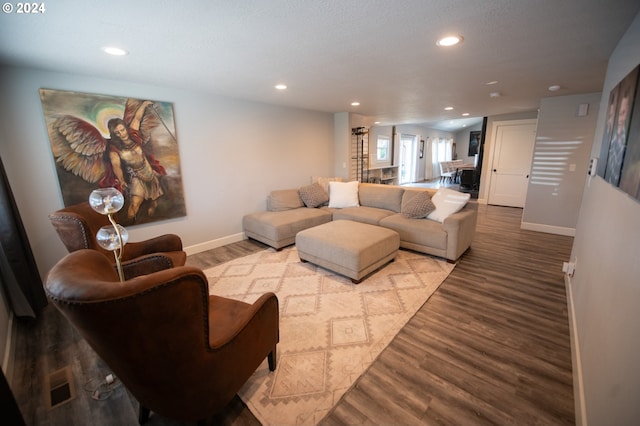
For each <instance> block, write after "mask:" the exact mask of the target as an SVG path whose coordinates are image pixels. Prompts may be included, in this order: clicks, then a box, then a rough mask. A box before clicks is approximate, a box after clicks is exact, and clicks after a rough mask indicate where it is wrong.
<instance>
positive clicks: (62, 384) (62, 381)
mask: <svg viewBox="0 0 640 426" xmlns="http://www.w3.org/2000/svg"><path fill="white" fill-rule="evenodd" d="M47 389H48V402H49V408H56V407H57V406H58V405H61V404H64V403H65V402H69V401H71V400H72V399H73V398H75V396H76V389H75V386H74V385H73V380H72V375H71V368H70V367H68V366H67V367H64V368H61V369H60V370H57V371H54V372H53V373H51V374H49V377H48V380H47Z"/></svg>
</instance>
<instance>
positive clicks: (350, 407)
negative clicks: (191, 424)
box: [12, 205, 575, 425]
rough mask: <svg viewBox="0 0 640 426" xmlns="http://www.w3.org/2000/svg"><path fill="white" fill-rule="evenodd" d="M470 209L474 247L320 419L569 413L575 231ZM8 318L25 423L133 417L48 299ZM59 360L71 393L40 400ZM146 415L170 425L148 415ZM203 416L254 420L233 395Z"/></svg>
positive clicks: (548, 420) (133, 409)
mask: <svg viewBox="0 0 640 426" xmlns="http://www.w3.org/2000/svg"><path fill="white" fill-rule="evenodd" d="M478 207H479V208H478V210H479V216H478V227H477V234H476V238H475V240H474V243H473V245H472V247H471V249H470V250H469V251H468V252H467V253H466V254H465V255H464V256H463V257H462V259H461V260H460V261H459V262H458V264H457V266H456V268H455V269H454V270H453V272H452V273H451V275H450V276H449V277H448V278H447V279H446V280H445V282H444V283H443V284H442V285H441V286H440V288H439V289H438V290H437V291H436V292H435V294H434V295H433V296H432V297H431V299H429V301H428V302H427V303H426V304H425V305H424V306H423V307H422V308H421V309H420V310H419V311H418V313H417V314H416V315H415V316H414V318H412V319H411V320H410V321H409V323H408V324H407V325H406V326H405V327H404V328H403V329H402V330H401V332H400V333H399V334H398V335H397V336H396V338H395V339H394V340H393V341H392V343H391V344H390V345H389V346H388V347H387V348H386V349H385V350H384V351H383V352H382V354H381V355H380V357H379V358H378V359H377V360H376V361H375V362H374V363H373V365H372V366H371V367H370V369H369V370H368V371H367V372H366V373H365V374H364V375H363V376H362V377H360V379H358V381H357V382H356V383H355V384H354V386H353V387H352V389H350V390H349V391H348V392H347V393H346V394H345V395H344V397H343V398H342V399H341V400H340V402H339V403H338V404H337V405H336V406H335V407H334V409H333V410H332V411H331V412H330V413H329V415H328V416H327V417H326V418H325V419H324V420H323V421H322V422H321V424H322V425H345V424H407V425H412V424H416V425H417V424H430V425H431V424H433V425H438V424H444V425H485V424H486V425H488V424H496V425H508V424H517V425H523V424H544V425H549V424H553V425H557V424H574V423H575V420H574V403H573V387H572V386H573V380H572V372H571V348H570V342H569V325H568V317H567V301H566V294H565V287H564V281H563V275H562V271H561V269H562V262H563V261H566V259H568V258H569V255H570V251H571V245H572V242H573V238H571V237H564V236H557V235H551V234H543V233H537V232H533V231H524V230H521V229H520V220H521V216H522V210H521V209H512V208H506V207H496V206H486V205H480V206H478ZM264 247H265V246H263V245H262V244H260V243H257V242H254V241H249V240H247V241H242V242H239V243H235V244H231V245H228V246H225V247H221V248H218V249H215V250H211V251H209V252H206V253H201V254H198V255H194V256H190V257H189V259H188V261H187V262H188V264H190V265H193V266H197V267H201V268H207V267H210V266H214V265H216V264H219V263H222V262H226V261H228V260H231V259H233V258H236V257H240V256H244V255H246V254H249V253H252V252H255V251H258V250H262V249H263V248H264ZM17 328H18V331H17V336H16V368H15V372H14V376H13V380H12V388H13V391H14V394H15V395H16V399H17V400H18V403H19V405H20V408H21V411H22V413H23V416H24V418H25V421H26V423H27V424H28V425H87V424H92V425H136V424H137V402H136V401H135V399H134V398H133V397H131V396H130V395H129V393H128V392H127V390H126V389H125V388H124V387H123V386H119V387H116V388H115V389H114V390H113V392H112V393H111V394H110V395H109V398H108V399H105V400H104V401H96V400H94V399H92V398H91V392H90V391H91V390H92V389H93V388H94V387H95V386H96V385H97V384H99V383H100V381H102V380H103V379H104V377H105V376H106V374H108V372H109V370H108V368H107V367H106V366H105V365H104V364H103V363H102V361H101V360H100V359H99V358H97V357H96V356H95V354H94V353H93V351H92V350H91V349H90V348H89V347H88V346H87V344H86V343H85V342H84V340H82V339H81V338H80V337H79V336H78V334H77V333H76V332H75V330H74V329H72V328H71V327H70V326H69V325H68V324H67V322H66V320H64V318H62V317H61V316H60V315H59V314H58V313H57V311H56V310H55V308H53V307H52V306H48V307H47V308H46V309H45V312H44V315H43V316H42V317H41V318H40V319H39V320H38V321H37V322H33V323H20V324H18V327H17ZM67 365H70V366H71V370H72V372H73V373H72V374H73V378H74V380H75V387H76V393H77V395H76V397H75V398H74V399H72V400H70V401H69V402H66V403H64V404H62V405H60V406H58V407H55V408H53V409H49V408H47V403H46V392H45V378H46V377H47V376H48V375H49V374H51V373H52V372H53V371H55V370H57V369H60V368H62V367H65V366H67ZM85 388H86V389H88V390H86V389H85ZM147 424H149V425H177V424H179V423H177V422H173V421H171V420H169V419H165V418H162V417H161V416H157V415H154V414H152V416H151V418H150V420H149V422H148V423H147ZM207 424H211V425H214V424H215V425H258V424H259V422H258V421H257V420H256V418H255V417H254V416H253V415H252V414H251V412H250V411H249V410H248V409H247V408H246V407H245V406H244V404H243V403H242V402H241V401H240V400H239V398H237V397H236V398H235V399H234V400H233V401H232V402H231V403H230V404H229V405H228V406H227V407H226V409H225V410H224V411H223V412H222V413H219V414H218V415H217V416H216V417H215V418H213V419H210V420H209V421H208V422H207Z"/></svg>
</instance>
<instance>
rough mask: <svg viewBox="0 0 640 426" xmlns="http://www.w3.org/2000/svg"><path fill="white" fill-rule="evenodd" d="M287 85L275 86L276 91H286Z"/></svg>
mask: <svg viewBox="0 0 640 426" xmlns="http://www.w3.org/2000/svg"><path fill="white" fill-rule="evenodd" d="M286 88H287V85H286V84H276V89H278V90H286Z"/></svg>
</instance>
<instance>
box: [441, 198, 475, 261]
mask: <svg viewBox="0 0 640 426" xmlns="http://www.w3.org/2000/svg"><path fill="white" fill-rule="evenodd" d="M477 221H478V206H477V204H476V203H468V204H467V205H466V206H465V207H464V208H463V209H462V210H460V211H459V212H456V213H454V214H452V215H450V216H449V217H447V218H446V219H445V220H444V222H443V223H442V226H443V227H444V230H445V231H446V232H447V256H446V257H447V259H449V260H457V259H458V258H459V257H460V256H461V255H462V253H464V252H465V251H466V250H467V249H468V248H469V247H470V246H471V242H472V241H473V238H474V237H475V234H476V223H477Z"/></svg>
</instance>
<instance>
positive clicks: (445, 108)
mask: <svg viewBox="0 0 640 426" xmlns="http://www.w3.org/2000/svg"><path fill="white" fill-rule="evenodd" d="M444 110H445V111H451V110H453V107H452V106H448V107H444Z"/></svg>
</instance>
